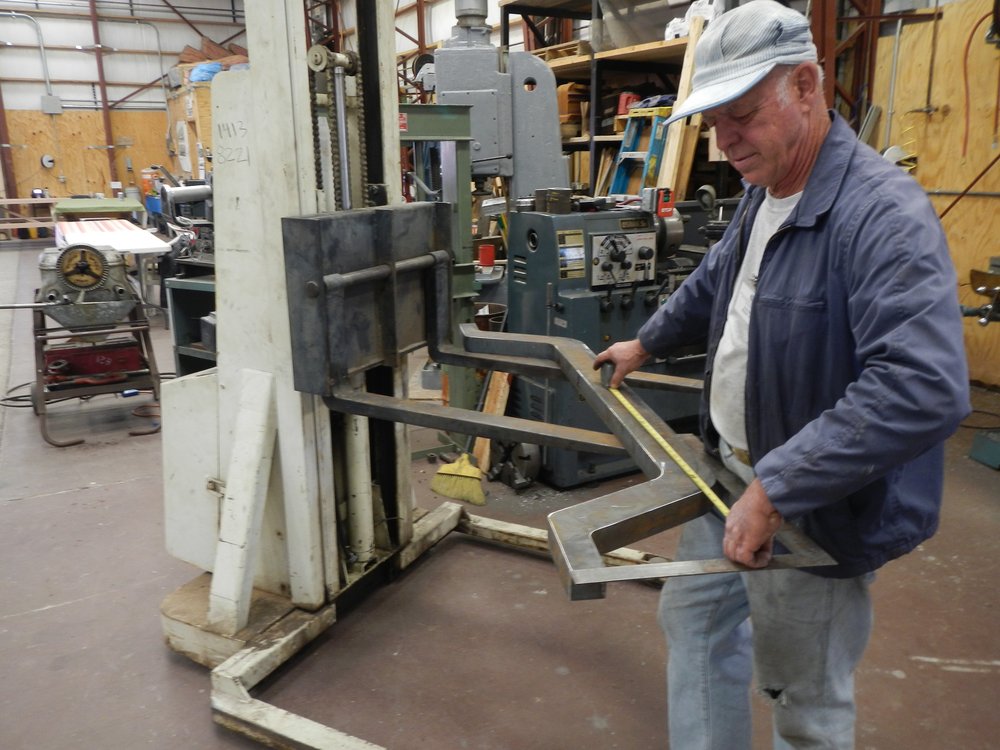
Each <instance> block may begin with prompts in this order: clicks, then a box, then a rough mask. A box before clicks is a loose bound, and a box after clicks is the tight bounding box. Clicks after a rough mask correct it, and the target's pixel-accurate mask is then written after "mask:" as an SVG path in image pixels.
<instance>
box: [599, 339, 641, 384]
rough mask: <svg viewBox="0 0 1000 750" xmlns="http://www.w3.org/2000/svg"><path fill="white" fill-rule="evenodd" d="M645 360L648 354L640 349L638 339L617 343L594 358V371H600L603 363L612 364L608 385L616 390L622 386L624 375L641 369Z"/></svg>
mask: <svg viewBox="0 0 1000 750" xmlns="http://www.w3.org/2000/svg"><path fill="white" fill-rule="evenodd" d="M647 359H649V352H647V351H646V350H645V349H643V348H642V344H640V343H639V339H632V340H631V341H619V342H618V343H617V344H612V345H611V346H609V347H608V348H607V349H605V350H604V351H603V352H601V353H600V354H598V355H597V356H596V357H594V369H595V370H600V369H601V365H602V364H604V363H605V362H611V363H613V364H614V366H615V372H614V374H613V375H612V376H611V383H610V385H611V387H612V388H617V387H618V386H620V385H621V384H622V381H623V380H624V379H625V376H626V375H628V374H629V373H630V372H633V371H634V370H638V369H639V368H640V367H642V365H643V364H645V362H646V360H647Z"/></svg>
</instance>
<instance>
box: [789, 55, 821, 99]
mask: <svg viewBox="0 0 1000 750" xmlns="http://www.w3.org/2000/svg"><path fill="white" fill-rule="evenodd" d="M791 85H792V93H793V94H794V95H795V97H796V98H797V99H798V100H799V101H800V102H810V101H811V100H812V99H813V97H815V96H823V84H822V81H821V80H820V70H819V65H817V64H816V63H811V62H804V63H799V64H798V65H797V66H796V67H795V70H793V71H792V76H791Z"/></svg>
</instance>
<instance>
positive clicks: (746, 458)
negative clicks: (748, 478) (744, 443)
mask: <svg viewBox="0 0 1000 750" xmlns="http://www.w3.org/2000/svg"><path fill="white" fill-rule="evenodd" d="M729 449H730V450H731V451H732V452H733V458H735V459H736V460H737V461H739V462H740V463H741V464H743V465H744V466H749V467H750V468H753V464H752V463H750V452H749V451H745V450H743V449H742V448H734V447H733V446H729Z"/></svg>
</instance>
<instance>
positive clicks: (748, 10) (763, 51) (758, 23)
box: [667, 0, 817, 124]
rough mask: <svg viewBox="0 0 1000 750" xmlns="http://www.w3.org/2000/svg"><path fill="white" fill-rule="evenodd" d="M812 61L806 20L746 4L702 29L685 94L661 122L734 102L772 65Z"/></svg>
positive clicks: (773, 6)
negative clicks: (687, 92)
mask: <svg viewBox="0 0 1000 750" xmlns="http://www.w3.org/2000/svg"><path fill="white" fill-rule="evenodd" d="M816 60H817V56H816V45H815V44H813V41H812V33H811V31H810V29H809V19H807V18H806V17H805V16H803V15H802V14H801V13H799V12H798V11H796V10H792V9H791V8H788V7H786V6H784V5H782V4H781V3H778V2H775V0H751V2H749V3H746V4H744V5H740V6H739V7H737V8H733V9H732V10H730V11H728V12H726V13H723V14H722V15H721V16H719V17H718V18H717V19H715V20H714V21H712V22H711V23H710V24H709V25H708V28H707V29H706V30H705V33H704V34H702V36H701V39H699V40H698V45H697V46H696V47H695V50H694V78H693V79H692V81H691V88H692V91H691V94H690V96H688V98H687V99H685V100H684V101H683V102H681V103H680V104H679V105H677V106H676V107H674V110H673V112H672V113H671V115H670V119H669V120H667V124H670V123H672V122H675V121H676V120H680V119H681V118H683V117H690V116H691V115H694V114H697V113H698V112H704V111H705V110H707V109H714V108H716V107H719V106H721V105H723V104H728V103H729V102H731V101H734V100H736V99H739V98H740V97H741V96H743V95H744V94H745V93H747V92H748V91H749V90H750V89H752V88H753V87H754V86H756V85H757V84H758V83H760V82H761V81H762V80H763V79H764V77H765V76H766V75H767V74H768V73H770V72H771V71H772V70H773V69H774V68H775V66H777V65H798V64H799V63H803V62H816Z"/></svg>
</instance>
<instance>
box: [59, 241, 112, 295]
mask: <svg viewBox="0 0 1000 750" xmlns="http://www.w3.org/2000/svg"><path fill="white" fill-rule="evenodd" d="M56 268H57V269H58V271H59V276H60V278H62V280H63V281H65V282H66V284H67V285H69V286H71V287H73V288H74V289H81V290H86V289H93V288H94V287H96V286H98V285H99V284H101V283H102V282H103V281H104V280H105V279H106V278H107V277H108V263H107V261H106V260H105V258H104V255H103V254H102V253H101V252H100V251H98V250H95V249H94V248H92V247H88V246H87V245H72V246H70V247H67V248H66V249H65V250H63V251H62V252H61V253H60V254H59V259H58V260H57V261H56Z"/></svg>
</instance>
